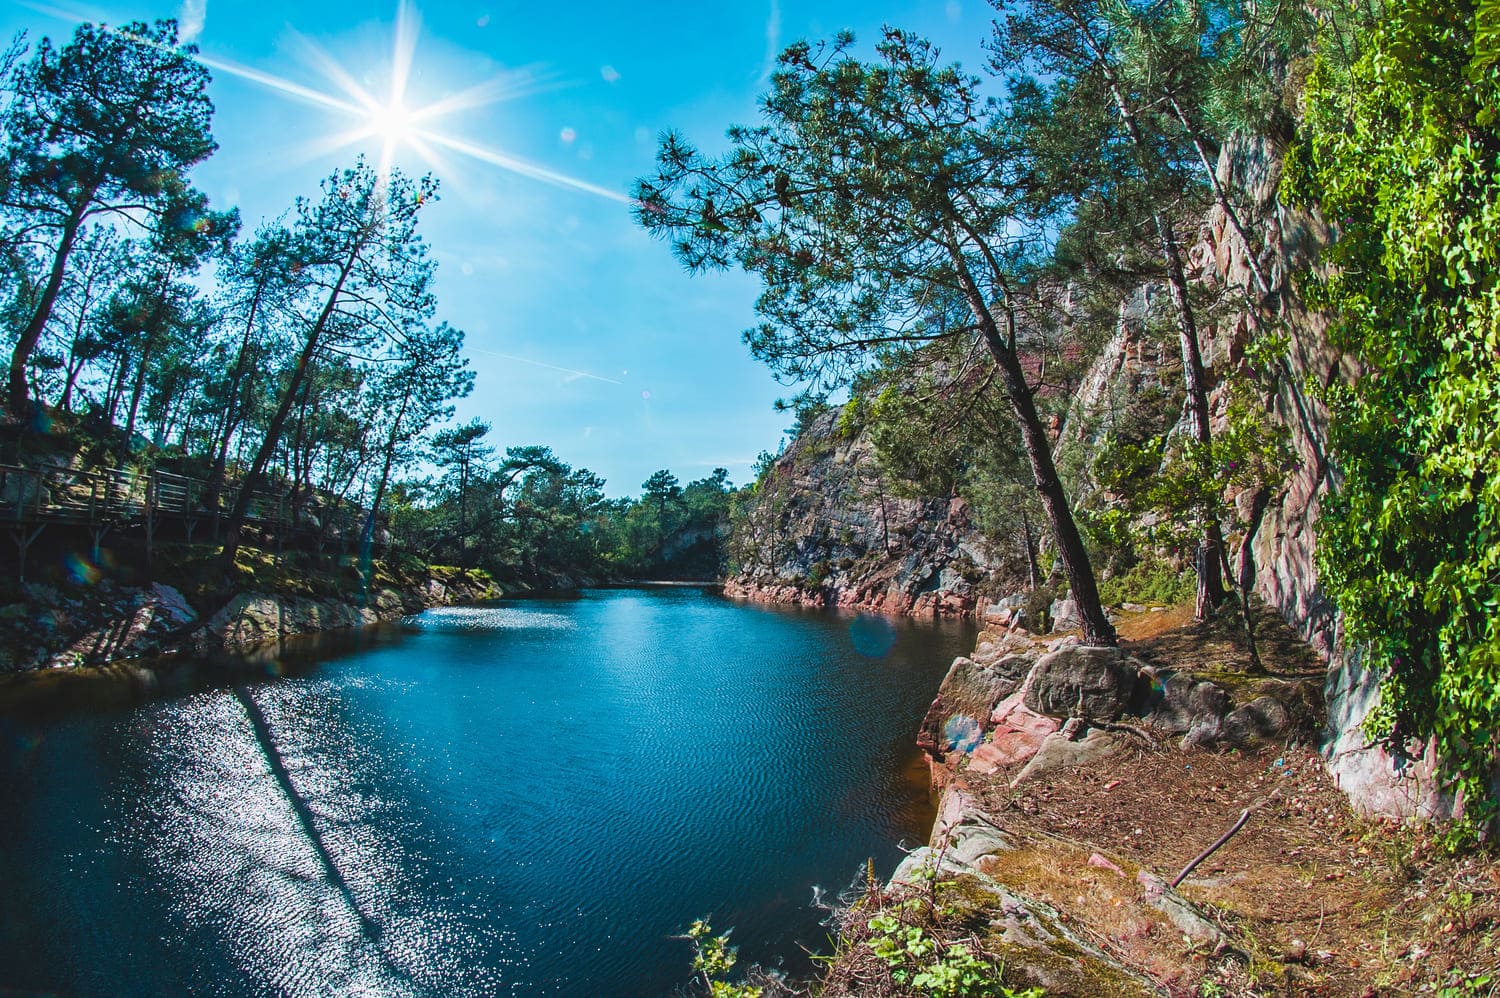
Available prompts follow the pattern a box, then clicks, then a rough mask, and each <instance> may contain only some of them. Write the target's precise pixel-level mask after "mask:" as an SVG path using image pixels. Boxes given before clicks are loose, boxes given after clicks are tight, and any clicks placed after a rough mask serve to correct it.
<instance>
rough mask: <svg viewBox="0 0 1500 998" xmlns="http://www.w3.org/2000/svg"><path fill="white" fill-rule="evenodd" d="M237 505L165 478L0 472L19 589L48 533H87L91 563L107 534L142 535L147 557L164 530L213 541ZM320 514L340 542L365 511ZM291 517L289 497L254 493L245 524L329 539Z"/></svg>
mask: <svg viewBox="0 0 1500 998" xmlns="http://www.w3.org/2000/svg"><path fill="white" fill-rule="evenodd" d="M237 498H238V488H237V487H236V486H233V485H228V484H226V486H225V487H224V488H222V489H221V490H220V492H219V495H218V497H217V499H216V500H215V499H214V498H213V496H212V495H211V489H210V488H209V483H208V482H206V481H203V480H201V479H196V478H189V477H187V476H185V475H177V474H173V473H171V472H168V471H159V470H153V471H150V472H137V471H134V470H130V469H123V470H122V469H98V470H92V471H78V470H75V469H72V468H65V467H45V468H34V467H22V466H19V465H8V464H0V525H3V526H5V527H6V528H8V529H9V531H10V533H11V537H12V539H13V540H14V541H15V543H16V548H17V553H18V555H19V559H18V566H17V567H18V575H19V577H20V578H21V580H22V581H24V580H25V577H26V553H27V551H28V549H29V548H30V547H31V545H32V544H33V543H35V541H36V540H37V538H38V537H40V536H41V534H42V532H43V531H44V530H45V529H46V528H47V527H49V526H59V527H68V528H73V529H81V530H86V531H87V532H88V533H89V536H90V537H91V538H92V540H93V557H94V559H95V560H96V561H97V560H98V556H99V544H100V542H101V541H102V540H103V538H104V536H105V535H106V534H108V533H110V532H111V531H116V530H142V531H144V532H145V535H146V547H147V555H148V557H149V556H150V550H151V546H152V543H153V541H154V539H155V535H156V532H157V531H158V530H159V529H160V528H161V527H162V526H163V525H165V524H168V523H170V524H173V525H176V526H179V527H180V528H181V530H182V532H183V534H184V535H185V536H186V537H187V539H188V540H189V541H191V540H192V539H193V534H194V533H195V532H196V531H197V530H198V529H199V528H200V527H203V526H207V527H208V528H209V529H210V530H211V531H212V535H213V536H217V535H218V531H219V526H220V524H221V523H222V522H224V521H226V520H227V519H228V516H229V513H230V511H231V510H233V508H234V504H235V500H236V499H237ZM322 512H323V515H324V516H325V518H332V517H335V516H336V517H337V518H338V519H339V520H340V521H342V522H341V524H340V525H341V527H342V528H343V529H341V530H339V531H338V532H337V533H336V534H335V535H334V536H338V537H340V538H343V537H345V536H346V535H347V532H348V529H349V528H350V527H351V526H354V525H357V524H358V523H359V521H361V520H362V518H363V516H364V511H363V510H361V509H359V508H358V507H357V506H355V505H354V504H352V503H341V504H337V505H334V506H332V507H330V508H328V509H325V510H323V511H322ZM294 514H295V510H294V508H293V503H292V502H291V490H290V489H282V490H257V491H256V492H255V493H253V494H252V496H251V499H250V505H249V507H248V510H247V512H246V518H245V519H246V523H248V524H251V525H253V526H256V527H259V528H261V529H264V530H266V531H268V532H271V533H274V534H276V535H277V536H278V537H280V538H286V537H291V536H293V535H298V534H313V535H318V536H320V537H323V538H326V537H328V536H329V530H328V529H327V528H326V526H325V524H324V523H323V522H320V521H318V520H313V521H312V522H307V517H306V516H303V517H301V518H299V517H297V516H296V515H294ZM299 521H300V522H299ZM355 529H357V526H355Z"/></svg>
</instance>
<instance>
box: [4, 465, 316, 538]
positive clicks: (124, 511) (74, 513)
mask: <svg viewBox="0 0 1500 998" xmlns="http://www.w3.org/2000/svg"><path fill="white" fill-rule="evenodd" d="M208 498H209V487H208V483H207V482H204V481H201V480H199V479H196V478H188V477H187V476H185V475H175V474H173V473H171V472H169V471H150V472H145V473H142V472H137V471H134V470H120V469H102V470H95V471H77V470H74V469H72V468H59V467H52V468H26V467H21V466H18V465H11V464H0V520H4V521H8V522H10V523H13V524H29V523H65V524H76V525H80V526H115V525H119V524H124V523H130V522H133V521H139V520H145V519H148V518H157V519H160V518H163V517H170V518H174V519H189V518H192V519H202V518H206V517H212V516H215V515H219V516H222V515H225V514H227V513H228V512H229V510H230V509H232V508H233V506H234V502H235V499H236V498H237V494H236V490H235V489H234V488H225V489H222V490H221V491H220V495H219V500H218V502H217V503H216V504H214V505H213V506H212V507H210V506H209V504H208ZM248 519H250V520H253V521H256V522H258V523H261V524H265V525H268V526H290V517H289V511H288V504H287V495H286V493H285V492H269V491H264V490H258V491H256V492H255V493H254V494H253V495H252V496H251V499H250V507H249V513H248Z"/></svg>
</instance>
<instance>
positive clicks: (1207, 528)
mask: <svg viewBox="0 0 1500 998" xmlns="http://www.w3.org/2000/svg"><path fill="white" fill-rule="evenodd" d="M1153 218H1154V220H1155V222H1156V232H1157V235H1158V237H1159V238H1160V240H1161V255H1162V260H1163V262H1164V263H1165V264H1166V266H1167V283H1168V285H1169V286H1170V287H1171V289H1172V301H1173V303H1174V304H1175V305H1176V308H1177V332H1178V334H1179V339H1180V340H1181V341H1182V372H1183V379H1184V380H1185V381H1186V383H1187V397H1188V411H1189V413H1190V414H1191V415H1192V418H1193V439H1194V440H1196V441H1197V442H1198V448H1199V450H1198V455H1197V457H1198V462H1199V465H1200V470H1201V471H1202V473H1203V474H1205V475H1207V474H1211V472H1212V468H1213V431H1212V428H1211V426H1210V423H1209V411H1208V387H1207V384H1206V381H1207V378H1206V376H1205V375H1204V371H1203V353H1202V351H1201V350H1199V348H1198V327H1197V325H1196V323H1195V322H1194V321H1193V308H1192V303H1191V302H1189V301H1188V287H1187V277H1186V275H1185V274H1184V273H1183V269H1182V255H1181V253H1180V252H1179V250H1178V247H1177V238H1176V236H1175V235H1173V233H1172V223H1171V222H1170V221H1168V220H1167V218H1166V216H1164V215H1163V214H1161V212H1156V213H1155V214H1154V216H1153ZM1202 548H1203V557H1200V558H1198V605H1197V609H1196V612H1195V614H1194V618H1195V619H1196V620H1199V621H1203V620H1207V619H1208V615H1209V613H1210V612H1212V610H1213V608H1214V607H1217V606H1218V605H1219V604H1220V603H1222V602H1224V578H1223V576H1222V575H1221V574H1220V572H1219V562H1220V560H1221V559H1222V552H1223V550H1224V538H1223V534H1222V533H1221V531H1220V529H1219V520H1218V517H1216V516H1214V515H1213V514H1212V513H1205V514H1204V523H1203V544H1202Z"/></svg>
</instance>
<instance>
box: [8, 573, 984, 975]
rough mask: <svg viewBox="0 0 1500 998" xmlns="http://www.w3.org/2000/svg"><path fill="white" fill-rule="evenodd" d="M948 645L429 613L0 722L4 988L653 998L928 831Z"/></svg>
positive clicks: (573, 609) (771, 943)
mask: <svg viewBox="0 0 1500 998" xmlns="http://www.w3.org/2000/svg"><path fill="white" fill-rule="evenodd" d="M972 639H973V632H972V630H971V629H969V628H967V627H964V626H959V625H942V626H938V625H933V624H913V623H906V622H900V621H895V622H892V621H885V620H882V619H877V618H870V617H859V618H854V617H849V616H839V615H835V614H831V613H818V612H810V611H792V610H771V609H765V608H760V607H753V606H747V605H743V604H737V603H733V602H730V601H727V600H724V599H722V598H720V597H717V596H714V595H710V594H707V593H704V592H701V591H698V590H693V589H663V590H595V591H589V592H586V593H584V594H582V595H581V596H580V597H578V598H576V599H568V600H526V601H509V602H504V603H499V604H496V605H493V606H487V607H475V608H456V609H447V610H437V611H429V612H427V613H425V614H423V615H421V616H420V617H418V618H415V619H414V620H413V621H412V622H410V623H409V624H408V625H407V626H405V627H402V628H392V629H384V630H380V631H372V632H366V633H364V635H363V636H362V637H361V638H360V639H359V641H358V643H357V644H355V645H350V644H349V643H348V642H346V643H345V644H344V645H343V646H342V647H332V646H325V647H323V648H322V649H320V650H319V651H318V653H317V654H316V655H315V656H314V657H313V658H312V659H310V660H300V661H299V660H297V659H295V658H290V659H288V660H287V661H285V662H283V663H281V664H280V665H279V666H278V667H277V668H276V669H273V670H271V671H275V672H280V673H282V674H281V675H278V676H275V677H274V678H272V677H269V676H268V677H267V678H266V679H265V680H257V681H254V682H249V683H244V684H241V685H235V686H227V685H220V686H213V685H209V686H206V687H200V688H197V689H195V690H188V691H183V692H180V693H178V694H176V695H173V696H170V697H159V698H156V699H151V700H148V701H145V702H138V703H134V704H128V705H121V706H119V707H115V708H97V707H96V708H91V709H88V710H81V709H74V710H71V711H68V712H65V713H58V712H56V711H53V712H49V715H48V716H47V717H45V718H31V719H27V718H25V717H22V718H19V719H18V718H17V717H16V716H10V717H8V718H5V719H0V802H3V803H0V990H3V989H5V988H13V989H23V990H29V991H46V992H66V993H73V994H77V993H83V994H101V995H102V994H107V995H157V994H189V993H190V994H213V995H272V994H278V995H303V994H306V995H321V994H327V995H346V994H378V995H406V994H411V995H464V994H472V995H490V994H516V995H645V996H651V995H661V994H669V993H671V992H672V991H673V990H674V989H675V988H677V987H679V986H681V985H683V984H685V983H686V982H687V980H688V978H689V976H690V969H689V958H690V952H689V949H688V946H687V944H686V943H685V942H683V941H682V940H681V939H677V938H673V937H674V935H676V934H678V933H680V932H682V930H683V929H685V928H686V926H687V925H688V924H689V923H690V922H691V921H692V920H693V919H695V918H699V917H703V916H711V917H712V921H713V924H714V926H715V928H716V929H719V930H721V931H722V930H724V929H728V928H730V927H733V929H734V934H733V940H734V942H735V943H736V944H738V945H739V946H740V953H741V958H742V960H744V961H753V962H760V963H763V964H766V965H768V966H780V967H783V968H784V969H786V970H788V971H791V972H793V973H805V972H806V971H807V970H808V969H809V967H810V961H809V960H808V958H807V956H806V954H805V953H804V948H806V949H811V950H814V951H821V952H827V951H828V949H829V942H828V939H827V930H826V929H825V928H824V926H823V925H822V920H823V919H824V918H825V917H826V912H825V911H823V910H821V909H820V908H819V907H817V906H815V905H814V903H813V902H814V899H815V897H816V896H818V895H832V894H836V893H837V892H839V891H840V890H841V889H843V888H845V887H846V886H847V885H848V884H849V883H850V882H851V881H853V880H854V879H855V877H856V876H857V875H860V874H861V873H862V871H863V868H864V864H865V861H866V859H867V858H873V859H874V861H875V867H876V870H877V872H878V873H880V874H881V875H888V874H889V873H890V871H891V869H892V868H893V867H894V865H895V863H896V862H897V860H898V859H899V858H900V855H901V852H900V849H901V846H902V844H903V843H904V844H906V845H908V846H910V845H915V844H919V843H920V842H922V841H924V840H925V838H926V835H927V832H928V829H929V826H930V823H931V820H932V813H931V810H930V804H929V802H928V796H927V789H926V771H925V767H924V766H923V765H922V764H921V760H920V758H919V757H918V755H917V753H916V750H915V749H914V748H913V744H912V743H913V738H914V737H915V734H916V728H917V724H918V722H919V721H920V719H921V716H922V713H923V711H924V710H925V708H926V706H927V704H928V702H929V701H930V700H931V699H932V697H933V695H934V693H935V692H936V689H937V686H938V683H939V681H940V680H941V678H942V675H943V672H944V670H945V668H946V666H947V664H948V662H949V661H950V660H951V659H952V657H953V656H954V655H956V654H962V653H964V652H965V651H967V649H968V648H969V647H970V646H971V644H972Z"/></svg>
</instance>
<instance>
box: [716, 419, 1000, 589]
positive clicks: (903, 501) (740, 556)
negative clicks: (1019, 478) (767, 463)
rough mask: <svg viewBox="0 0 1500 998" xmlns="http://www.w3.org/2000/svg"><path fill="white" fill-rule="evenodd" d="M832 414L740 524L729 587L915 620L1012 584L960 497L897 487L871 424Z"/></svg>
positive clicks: (808, 435) (781, 467)
mask: <svg viewBox="0 0 1500 998" xmlns="http://www.w3.org/2000/svg"><path fill="white" fill-rule="evenodd" d="M839 415H840V414H839V412H838V411H833V412H827V413H824V414H823V415H821V416H819V417H817V419H816V420H814V422H813V423H812V425H811V426H810V427H809V428H808V429H807V430H806V431H805V432H803V433H802V434H801V435H799V436H798V437H797V439H796V440H794V441H793V442H792V443H791V445H790V446H789V447H788V448H787V450H786V452H785V453H784V454H783V455H782V456H781V458H780V459H779V460H778V461H777V462H776V465H775V466H774V468H772V470H771V471H770V472H769V474H768V475H767V476H766V477H765V479H764V480H763V481H762V483H761V485H760V489H759V492H758V493H757V495H756V496H755V497H754V498H753V500H752V501H751V503H750V504H749V505H748V507H747V509H746V511H745V514H744V516H743V517H742V518H741V519H740V520H739V521H738V523H737V525H736V529H735V531H734V534H733V536H732V537H731V539H730V553H731V557H732V558H733V560H734V561H735V562H736V563H737V566H738V571H737V572H736V573H735V574H734V575H733V576H731V577H730V578H729V579H728V580H727V581H726V583H725V586H724V591H725V593H726V594H727V595H730V596H737V597H742V598H749V599H755V600H760V601H764V602H772V603H795V604H801V605H805V606H841V607H853V608H860V609H867V610H872V611H876V612H880V613H891V614H910V615H914V616H945V617H956V616H970V615H974V614H976V613H978V612H980V611H982V609H983V607H984V605H985V604H986V603H987V602H990V601H993V600H994V599H996V598H998V597H999V596H1001V595H1003V594H1004V593H1006V592H1009V591H1010V590H1011V589H1013V588H1015V585H1016V582H1017V579H1018V578H1019V579H1024V571H1023V574H1021V575H1019V576H1018V575H1017V572H1016V567H1015V566H1016V560H1015V557H1014V552H1007V551H1005V550H998V549H997V547H996V545H995V544H994V543H992V542H991V541H989V540H987V539H986V538H985V537H984V536H983V535H982V534H981V533H980V531H979V529H978V528H977V527H976V526H975V524H974V522H973V516H972V512H971V510H970V508H969V504H968V503H967V502H965V501H964V500H963V499H961V498H959V497H956V496H953V497H943V498H938V497H927V498H911V497H904V496H902V495H899V494H896V493H895V491H893V484H892V483H890V482H889V481H887V480H886V479H885V478H884V477H882V475H881V473H880V469H879V465H878V462H877V461H876V458H875V448H874V444H873V443H872V442H871V441H870V439H869V437H868V435H867V434H866V433H864V432H863V431H860V432H858V433H855V434H853V435H849V434H846V433H845V432H843V431H842V430H841V429H840V419H839Z"/></svg>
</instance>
